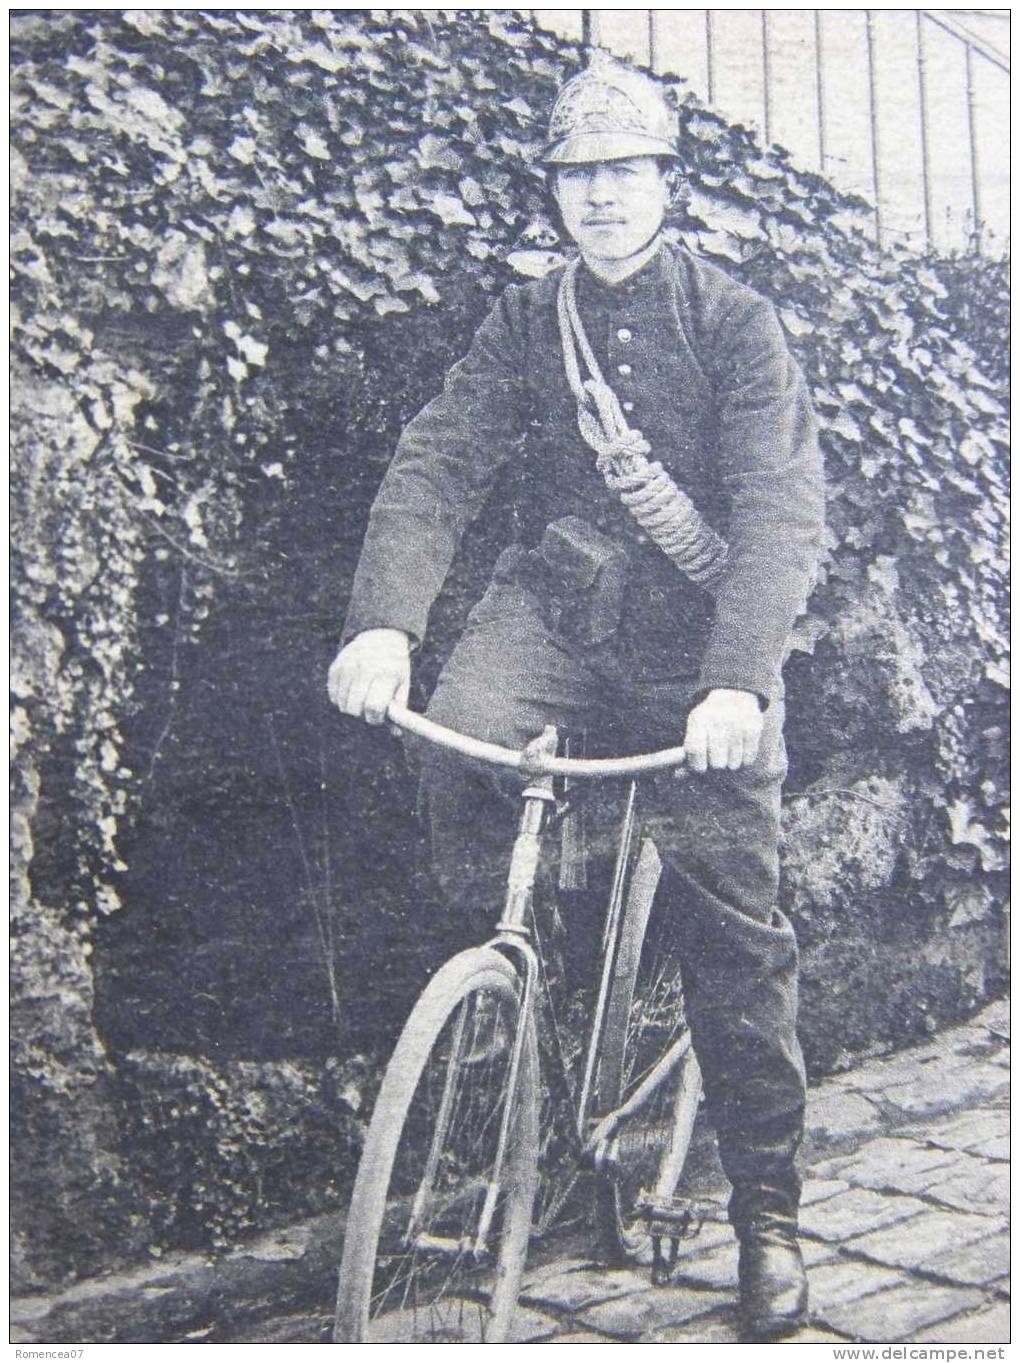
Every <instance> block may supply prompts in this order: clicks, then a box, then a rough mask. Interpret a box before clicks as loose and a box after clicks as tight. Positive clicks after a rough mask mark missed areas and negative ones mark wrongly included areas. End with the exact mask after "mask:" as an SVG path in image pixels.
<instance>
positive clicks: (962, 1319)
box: [913, 1302, 1010, 1344]
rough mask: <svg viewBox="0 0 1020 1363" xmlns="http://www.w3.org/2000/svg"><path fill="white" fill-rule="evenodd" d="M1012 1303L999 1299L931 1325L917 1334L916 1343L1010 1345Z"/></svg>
mask: <svg viewBox="0 0 1020 1363" xmlns="http://www.w3.org/2000/svg"><path fill="white" fill-rule="evenodd" d="M1009 1330H1010V1324H1009V1306H1008V1304H1007V1303H1006V1302H996V1303H995V1305H994V1306H987V1307H985V1309H984V1310H982V1311H973V1312H969V1313H968V1314H967V1315H965V1316H957V1317H956V1318H955V1320H950V1321H946V1322H945V1323H944V1324H942V1325H932V1326H930V1327H929V1328H928V1329H927V1330H922V1332H921V1333H920V1334H919V1335H916V1336H915V1338H914V1340H913V1342H914V1343H915V1344H1008V1343H1009Z"/></svg>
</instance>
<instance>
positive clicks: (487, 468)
mask: <svg viewBox="0 0 1020 1363" xmlns="http://www.w3.org/2000/svg"><path fill="white" fill-rule="evenodd" d="M560 277H561V270H559V269H557V270H554V271H552V272H551V273H550V274H549V275H547V276H546V277H545V278H543V279H540V280H535V281H531V282H528V283H526V284H523V285H515V286H511V287H510V288H508V289H507V290H506V292H505V293H504V294H503V296H502V297H501V298H500V300H499V302H498V303H497V304H496V306H495V307H494V308H493V310H492V312H491V313H490V314H489V316H488V317H487V318H486V319H485V321H484V322H483V323H482V325H481V327H480V328H479V330H478V332H477V334H476V336H475V338H474V341H473V343H472V345H471V349H470V350H469V352H468V354H467V355H466V356H465V357H464V359H463V360H461V361H460V362H459V363H458V364H455V365H454V366H453V368H452V369H451V370H450V372H449V374H448V375H447V378H446V382H445V385H444V388H443V391H442V393H441V394H440V395H439V396H438V397H437V398H435V399H434V401H432V402H430V403H429V404H428V406H427V407H425V408H424V410H423V411H422V412H420V413H419V414H418V416H416V417H415V418H414V419H413V420H412V421H411V422H410V423H409V425H408V426H407V427H406V429H405V431H404V433H403V435H402V437H401V439H400V442H399V444H398V446H397V452H396V456H395V458H394V459H393V462H392V464H391V465H390V468H389V470H388V472H387V474H386V477H385V479H384V481H383V483H382V486H381V487H380V489H379V493H378V496H377V497H376V501H375V504H374V506H373V508H372V514H371V518H370V521H369V526H368V531H367V534H366V536H365V543H364V548H363V550H362V554H361V560H360V562H359V565H358V570H357V573H356V575H355V580H354V588H353V594H352V598H351V602H350V608H349V612H348V616H347V621H346V625H345V629H344V638H345V639H349V638H351V637H352V636H353V635H354V634H356V633H358V632H360V631H361V630H364V629H371V628H377V627H383V626H386V627H390V628H395V629H401V630H405V631H406V632H407V633H408V634H409V635H411V636H412V637H413V639H415V640H416V641H419V642H420V641H421V639H422V638H423V637H424V635H425V629H426V623H427V619H428V614H429V609H430V607H431V605H432V603H433V601H434V600H435V598H436V596H437V594H438V592H439V590H440V587H441V586H442V583H443V580H444V578H445V577H446V574H447V571H448V569H449V567H450V563H451V560H452V558H453V555H454V552H455V550H456V547H457V544H458V541H459V539H460V536H461V533H462V531H463V530H464V528H465V526H466V525H467V524H468V523H469V522H470V521H471V520H472V518H473V517H474V516H475V515H477V513H478V512H479V510H480V509H481V507H482V505H483V503H484V501H485V499H486V497H487V496H488V494H489V493H490V491H491V490H492V487H493V485H494V483H495V480H496V478H497V475H498V474H500V473H501V472H503V473H505V474H509V486H510V488H511V496H510V512H511V521H512V524H511V528H510V530H509V532H508V541H513V542H516V543H518V544H521V545H524V546H533V545H535V544H537V543H538V541H539V540H540V538H541V535H542V532H543V530H544V529H545V527H546V526H547V525H548V524H549V523H550V522H551V521H554V520H557V519H558V518H559V517H562V516H568V515H569V516H579V517H581V518H582V519H584V520H586V521H588V522H589V523H590V524H593V525H595V526H596V527H597V528H598V529H600V530H601V531H603V532H604V533H605V534H607V535H609V536H611V537H612V538H613V539H614V540H616V541H617V542H618V543H619V544H621V545H623V546H624V547H625V548H626V549H627V552H628V554H629V571H628V580H627V588H626V598H625V607H624V610H623V612H622V624H621V628H620V631H619V634H618V636H617V638H616V640H615V641H614V645H613V646H614V649H615V651H616V652H617V654H618V655H620V661H622V662H623V663H624V665H625V666H626V667H627V668H629V669H632V670H633V672H634V675H636V676H640V677H644V678H650V677H680V676H689V677H692V678H696V679H698V680H699V682H700V685H701V686H702V687H703V688H704V689H705V690H706V691H707V690H709V689H711V688H714V687H731V688H736V689H740V690H747V691H752V692H756V693H758V694H759V695H760V696H762V697H763V698H764V699H766V700H768V699H769V698H770V697H773V696H777V695H779V694H781V688H782V683H781V677H780V670H781V667H782V662H783V657H784V653H785V646H786V644H787V640H788V636H789V633H790V630H791V627H792V625H793V622H794V620H795V618H796V616H797V615H798V614H799V613H800V612H801V611H802V610H803V608H804V604H805V599H806V596H807V592H808V591H809V589H810V584H811V581H812V578H813V574H814V570H815V567H816V563H817V557H818V551H819V544H820V539H821V529H822V517H823V506H824V496H823V488H822V471H821V461H820V457H819V452H818V443H817V437H816V427H815V422H814V417H813V414H812V410H811V405H810V400H809V397H808V393H807V388H806V385H805V383H804V379H803V376H802V374H801V372H800V370H799V368H798V367H797V365H796V364H795V362H794V361H793V359H792V358H791V356H790V354H789V352H788V350H787V348H786V342H785V339H784V336H783V332H782V330H781V328H780V325H779V322H778V320H777V318H776V314H775V311H774V309H773V308H772V306H771V304H770V303H768V302H767V301H766V300H765V299H763V298H762V297H760V296H759V295H758V294H756V293H755V292H753V290H751V289H749V288H747V287H746V286H744V285H741V284H738V283H736V282H735V281H733V280H732V279H730V278H729V277H728V276H727V275H726V274H724V273H723V272H722V271H720V270H718V269H716V268H714V267H713V266H711V265H708V264H705V263H704V262H701V261H698V260H696V259H695V258H694V257H692V256H691V255H690V254H689V253H688V252H686V251H684V250H682V249H680V248H678V247H674V246H671V245H669V244H666V243H663V244H662V245H661V246H660V249H659V251H658V252H657V253H656V254H655V255H654V256H653V258H652V259H651V260H650V261H649V262H648V263H647V264H646V265H645V266H644V267H643V268H642V269H641V270H640V271H639V272H638V273H637V274H635V275H633V276H631V278H629V279H628V280H626V281H624V282H623V283H622V284H618V285H613V286H610V285H606V284H604V283H601V282H600V281H599V280H597V279H596V278H595V276H594V275H592V274H591V273H590V272H588V271H587V270H585V269H583V268H582V270H581V271H580V273H579V275H578V281H577V301H578V311H579V313H580V316H581V320H582V322H583V324H584V327H585V330H586V332H587V335H588V338H589V340H590V342H591V345H592V348H593V350H594V351H595V354H596V357H597V359H598V360H599V363H600V365H601V367H602V371H603V376H604V377H605V379H606V381H607V383H609V384H610V386H611V387H612V388H613V389H614V391H615V392H616V394H617V397H618V398H619V399H620V402H621V403H622V405H623V408H624V411H625V413H626V415H627V419H628V421H629V422H630V424H631V425H632V426H633V427H636V428H637V429H638V430H640V431H642V432H643V434H644V436H645V438H646V439H647V440H648V441H649V443H650V444H651V448H652V454H651V456H650V457H651V458H653V459H657V460H659V461H660V462H661V463H662V464H663V466H664V467H665V468H666V469H667V470H668V471H669V472H670V473H671V474H672V476H673V477H674V478H675V480H676V481H677V483H678V484H679V485H680V487H681V488H683V489H684V490H685V491H686V492H687V493H688V495H689V496H690V497H691V498H692V500H693V501H694V503H695V505H696V506H697V507H698V509H699V510H700V511H701V513H702V515H703V516H704V517H705V519H706V520H707V521H708V522H709V523H710V524H711V525H712V526H713V527H714V528H715V529H717V530H718V531H719V532H720V533H721V534H722V535H723V536H724V537H725V538H726V540H727V541H728V543H729V561H728V566H727V570H726V574H725V578H724V579H723V581H722V582H721V584H720V585H719V586H718V587H717V588H716V591H715V594H714V596H713V595H710V594H709V593H708V592H706V591H705V590H704V589H703V588H701V587H698V586H696V585H694V584H693V583H691V582H690V581H689V580H688V579H687V578H686V577H684V576H683V574H682V573H680V572H679V570H678V569H677V568H676V567H675V566H674V565H673V564H672V563H671V562H670V561H669V560H668V559H667V558H666V556H665V555H664V554H663V552H662V551H661V550H660V549H659V548H658V547H657V546H656V545H655V544H653V543H651V542H649V540H648V539H647V537H646V536H645V535H644V534H643V533H642V532H641V530H640V527H639V526H638V525H637V523H636V522H635V521H634V519H633V518H632V517H631V515H630V513H629V512H628V511H627V510H626V509H625V508H624V507H623V506H622V504H621V503H620V501H619V499H618V497H617V496H616V494H615V493H612V492H610V491H609V489H607V487H606V485H605V483H604V481H603V479H602V476H601V474H599V473H598V472H597V470H596V468H595V455H594V453H593V452H592V450H591V449H590V448H589V447H588V446H587V445H586V444H585V442H584V441H583V439H582V438H581V436H580V433H579V431H578V427H577V408H576V403H575V401H574V399H573V397H572V395H571V392H570V389H569V387H568V384H567V378H566V373H565V370H564V364H563V357H562V349H561V343H560V337H559V329H558V326H557V319H556V292H557V288H558V286H559V282H560Z"/></svg>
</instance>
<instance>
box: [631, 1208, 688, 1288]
mask: <svg viewBox="0 0 1020 1363" xmlns="http://www.w3.org/2000/svg"><path fill="white" fill-rule="evenodd" d="M637 1212H638V1214H639V1216H640V1217H641V1218H642V1220H643V1221H644V1223H645V1226H646V1227H647V1229H648V1234H649V1236H650V1237H651V1241H652V1282H653V1283H654V1284H655V1286H656V1287H665V1285H666V1284H667V1283H668V1282H669V1281H670V1279H671V1278H672V1277H673V1274H674V1272H675V1271H676V1264H677V1259H678V1258H679V1256H680V1241H681V1240H693V1239H694V1237H695V1236H696V1235H697V1234H698V1232H699V1231H700V1230H701V1227H702V1225H703V1224H704V1221H705V1215H704V1212H703V1211H701V1210H699V1209H698V1207H697V1206H696V1205H695V1204H694V1203H692V1202H691V1201H690V1199H689V1198H686V1197H655V1196H653V1195H652V1194H650V1193H647V1192H645V1191H644V1190H642V1193H641V1198H640V1200H639V1202H638V1205H637Z"/></svg>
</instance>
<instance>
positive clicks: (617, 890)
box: [406, 726, 693, 1259]
mask: <svg viewBox="0 0 1020 1363" xmlns="http://www.w3.org/2000/svg"><path fill="white" fill-rule="evenodd" d="M557 742H558V734H557V731H556V729H555V728H553V727H552V726H550V727H549V728H547V729H546V730H545V732H544V733H543V734H542V735H541V736H540V737H539V738H538V739H536V740H535V741H534V743H532V744H531V745H529V748H528V754H529V761H530V762H532V763H533V764H534V766H533V769H537V770H542V771H544V773H545V774H543V775H540V776H537V777H536V778H535V779H534V780H533V781H532V782H531V783H530V784H529V785H527V786H526V787H525V789H524V790H523V792H522V796H521V798H522V800H523V809H522V812H521V816H520V820H519V823H518V831H517V836H516V838H515V841H514V846H513V851H512V854H511V858H510V868H509V872H508V875H507V887H506V897H505V901H504V906H503V912H502V915H501V917H500V919H499V922H498V923H497V925H496V936H495V937H493V938H492V939H491V940H490V941H489V942H488V943H487V945H489V946H492V947H496V948H498V949H499V950H501V951H504V952H508V953H510V954H512V955H513V956H514V957H515V958H516V960H517V962H518V965H519V968H520V970H521V974H522V979H523V984H522V992H521V1003H520V1010H519V1013H518V1019H517V1026H516V1030H515V1034H514V1043H513V1049H512V1052H511V1057H510V1066H509V1071H508V1075H507V1094H506V1101H505V1103H504V1105H503V1111H502V1116H501V1125H500V1132H499V1138H498V1144H497V1150H496V1157H495V1160H494V1163H493V1168H492V1171H491V1173H490V1176H489V1178H488V1181H487V1186H486V1191H485V1198H484V1201H483V1205H482V1208H481V1211H480V1213H479V1218H478V1226H477V1230H476V1232H475V1235H474V1237H473V1243H472V1244H471V1245H470V1246H466V1245H465V1244H463V1243H461V1242H458V1243H456V1244H455V1243H454V1242H452V1241H451V1242H450V1244H449V1245H444V1244H441V1243H440V1242H439V1241H438V1240H437V1239H436V1237H434V1236H431V1235H429V1234H428V1231H427V1227H428V1223H429V1209H430V1202H431V1198H432V1193H433V1189H432V1186H431V1185H432V1180H433V1178H434V1175H435V1170H436V1167H437V1162H438V1158H439V1152H440V1149H441V1148H442V1145H443V1142H444V1140H445V1138H446V1127H447V1123H448V1121H449V1111H450V1106H451V1104H450V1102H449V1100H448V1095H449V1094H450V1093H451V1091H452V1088H453V1084H454V1080H455V1076H456V1071H457V1067H458V1065H459V1064H460V1062H461V1059H462V1049H463V1033H464V1025H463V1024H464V1017H463V1015H462V1016H461V1018H460V1020H459V1024H458V1026H457V1028H456V1030H455V1034H454V1038H453V1042H452V1046H451V1054H450V1059H449V1062H448V1068H447V1074H446V1084H445V1087H444V1093H443V1097H442V1098H441V1100H440V1110H439V1115H438V1118H437V1121H436V1126H435V1130H434V1132H433V1138H432V1144H431V1149H430V1152H429V1156H428V1159H427V1160H426V1165H425V1171H424V1173H423V1176H422V1180H421V1183H420V1185H419V1187H418V1190H417V1192H416V1194H415V1198H414V1205H413V1210H412V1215H411V1218H410V1224H409V1226H408V1230H407V1236H406V1239H407V1241H408V1242H413V1243H415V1244H417V1245H420V1246H421V1247H422V1248H428V1249H429V1250H431V1251H433V1252H435V1251H437V1250H439V1251H442V1250H444V1249H445V1250H448V1251H449V1252H450V1253H451V1254H454V1253H463V1252H464V1251H465V1250H466V1249H469V1250H470V1253H471V1254H472V1255H473V1256H474V1257H475V1258H476V1259H480V1258H482V1257H483V1256H484V1255H485V1253H486V1242H487V1239H488V1236H489V1232H490V1230H491V1227H492V1222H493V1218H494V1216H495V1212H496V1204H497V1200H498V1197H499V1193H500V1189H501V1187H502V1185H503V1172H504V1167H505V1164H506V1158H507V1151H508V1148H509V1142H510V1135H511V1129H512V1122H513V1113H514V1111H515V1104H516V1102H517V1092H518V1085H519V1076H520V1068H521V1058H522V1054H523V1049H524V1044H525V1038H526V1036H527V1033H528V1026H529V1020H530V1019H531V1017H532V1016H533V1013H534V1009H535V999H536V995H537V986H538V980H539V970H540V966H539V958H538V955H537V953H536V951H535V948H534V946H533V945H532V941H531V929H530V927H529V922H528V920H529V917H530V914H531V909H532V904H533V898H534V887H535V880H536V876H537V872H538V866H539V860H540V856H541V849H542V840H543V836H544V830H545V826H546V823H547V816H548V813H549V811H550V808H554V807H555V805H556V796H555V794H554V790H553V775H552V771H553V764H552V761H551V760H550V759H555V754H556V749H557ZM636 833H637V817H636V782H634V781H632V782H631V785H630V790H629V793H628V798H627V805H626V812H625V814H624V818H623V822H622V825H621V831H620V841H619V846H618V850H617V855H616V861H615V865H614V870H613V880H612V889H611V892H610V898H609V903H608V906H607V910H606V919H605V926H604V929H603V941H602V945H603V957H602V973H601V977H600V980H599V991H598V999H597V1003H596V1007H595V1013H594V1016H593V1020H592V1027H591V1031H590V1034H589V1039H588V1045H587V1051H586V1056H585V1065H584V1079H583V1082H582V1086H581V1095H580V1098H579V1100H577V1102H576V1106H575V1112H574V1118H575V1135H576V1137H577V1141H578V1150H579V1160H581V1161H590V1162H591V1163H592V1164H593V1165H594V1166H595V1167H599V1166H600V1165H601V1164H602V1163H603V1162H604V1161H605V1160H607V1159H610V1160H611V1159H612V1158H613V1152H614V1142H615V1137H616V1134H617V1132H618V1131H619V1130H620V1128H621V1126H622V1125H623V1124H624V1123H625V1122H626V1121H627V1120H628V1118H630V1117H632V1116H634V1115H635V1114H636V1113H637V1112H639V1111H640V1110H641V1109H642V1108H643V1107H644V1106H645V1104H646V1103H647V1102H648V1101H649V1100H650V1099H651V1097H652V1096H653V1094H654V1093H655V1092H656V1091H657V1090H658V1089H659V1088H660V1087H661V1085H662V1084H664V1083H665V1082H666V1081H667V1080H668V1079H669V1077H670V1075H671V1074H672V1072H673V1070H674V1069H675V1068H676V1066H677V1065H678V1064H679V1063H680V1062H681V1060H682V1059H683V1057H684V1055H685V1054H686V1051H687V1048H688V1047H689V1045H690V1038H689V1036H684V1037H682V1038H681V1039H680V1040H679V1041H678V1042H676V1043H675V1044H674V1045H673V1046H671V1047H670V1049H669V1050H668V1051H667V1052H666V1053H665V1054H664V1055H663V1056H662V1057H661V1059H660V1060H659V1061H658V1062H657V1064H656V1065H655V1066H654V1067H653V1069H652V1070H651V1071H650V1072H649V1073H648V1074H647V1075H646V1076H645V1078H644V1079H643V1080H642V1082H641V1083H640V1084H639V1086H638V1088H637V1089H636V1090H635V1091H634V1093H632V1094H631V1095H630V1097H629V1098H628V1099H627V1100H626V1102H625V1103H623V1104H622V1105H621V1106H620V1107H618V1108H616V1109H614V1110H612V1111H611V1112H608V1113H605V1114H603V1115H601V1116H600V1117H599V1119H598V1121H596V1122H593V1121H592V1119H591V1107H592V1103H593V1099H594V1087H595V1079H596V1074H597V1068H598V1061H599V1056H600V1054H601V1048H602V1040H603V1032H604V1028H605V1021H606V1008H607V1002H608V998H609V992H610V988H611V984H612V978H613V971H614V967H615V965H616V959H617V950H618V946H619V940H620V932H621V925H622V920H623V908H624V904H625V900H626V895H627V888H628V873H629V872H630V870H631V864H632V862H633V861H634V843H635V839H636ZM657 881H658V859H657V857H656V858H655V868H654V871H652V870H651V869H650V868H649V866H648V865H647V859H646V858H644V857H643V856H641V855H639V856H638V858H637V864H636V866H635V867H634V874H633V878H632V888H631V893H634V892H635V889H636V892H637V893H640V894H646V895H648V896H649V898H651V896H652V895H654V893H655V887H656V884H657ZM571 1098H572V1102H573V1096H572V1095H571ZM690 1115H691V1116H692V1117H693V1113H692V1114H690ZM658 1191H659V1190H658V1189H657V1188H656V1189H652V1190H650V1197H651V1199H653V1200H654V1199H655V1198H656V1197H657V1195H658Z"/></svg>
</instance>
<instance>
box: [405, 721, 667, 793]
mask: <svg viewBox="0 0 1020 1363" xmlns="http://www.w3.org/2000/svg"><path fill="white" fill-rule="evenodd" d="M386 718H387V719H388V720H389V722H390V723H391V724H395V725H396V726H397V728H399V729H403V730H405V732H407V733H409V734H414V735H415V736H416V737H417V738H424V739H425V740H426V741H427V742H429V743H435V744H436V746H437V747H440V748H448V749H449V750H450V751H451V752H456V753H460V754H461V756H462V757H474V758H476V759H478V760H479V761H482V762H490V763H492V765H493V766H497V767H512V768H514V770H516V771H520V772H522V773H524V774H525V775H526V776H531V777H534V776H576V777H586V778H591V779H592V780H599V779H606V778H608V777H615V776H641V775H644V774H645V773H647V772H651V771H666V770H668V769H669V768H670V767H678V766H680V764H681V763H682V762H683V760H684V750H683V748H661V749H660V750H659V751H658V752H646V753H636V754H635V755H634V756H633V757H554V756H549V755H548V754H545V753H541V752H536V751H534V750H533V749H532V748H530V747H529V748H524V749H521V750H519V751H517V750H515V749H513V748H504V747H501V746H500V744H498V743H486V742H485V741H484V740H482V739H480V738H469V737H468V736H467V734H461V733H457V731H456V730H455V729H448V728H446V726H445V725H443V724H437V723H436V722H435V721H434V720H431V719H426V718H425V716H424V715H420V714H418V713H417V712H416V711H415V710H408V709H407V707H406V706H404V705H398V704H397V702H396V701H391V702H390V705H389V707H388V709H387V711H386Z"/></svg>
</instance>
